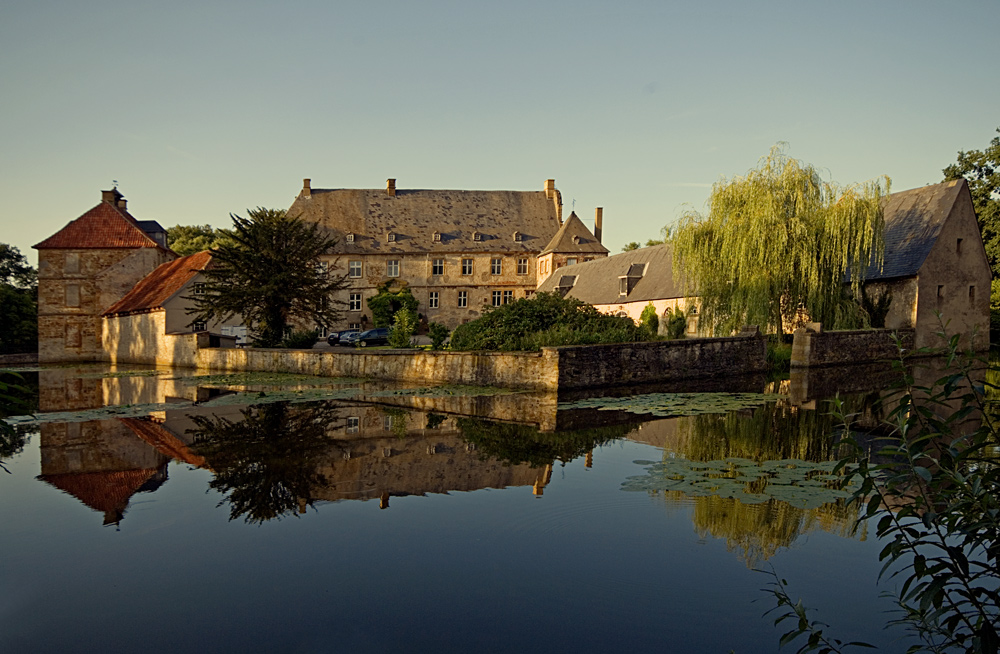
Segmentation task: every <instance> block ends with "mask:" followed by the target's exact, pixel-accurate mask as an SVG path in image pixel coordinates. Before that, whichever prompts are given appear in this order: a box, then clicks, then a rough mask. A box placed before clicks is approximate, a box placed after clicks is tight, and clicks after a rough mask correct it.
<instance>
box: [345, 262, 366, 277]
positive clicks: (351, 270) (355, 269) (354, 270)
mask: <svg viewBox="0 0 1000 654" xmlns="http://www.w3.org/2000/svg"><path fill="white" fill-rule="evenodd" d="M363 270H364V266H363V265H362V263H361V262H360V261H350V262H348V264H347V276H348V277H350V278H351V279H358V278H360V277H361V274H362V271H363Z"/></svg>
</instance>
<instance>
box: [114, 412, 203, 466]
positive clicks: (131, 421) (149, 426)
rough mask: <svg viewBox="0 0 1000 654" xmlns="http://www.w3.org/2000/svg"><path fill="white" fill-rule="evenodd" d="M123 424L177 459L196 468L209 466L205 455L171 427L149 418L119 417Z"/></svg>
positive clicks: (161, 452)
mask: <svg viewBox="0 0 1000 654" xmlns="http://www.w3.org/2000/svg"><path fill="white" fill-rule="evenodd" d="M118 420H119V421H121V422H122V423H123V424H125V425H126V426H127V427H128V428H129V429H131V430H132V432H133V433H135V435H136V436H138V437H139V438H141V439H142V440H143V441H145V442H147V443H149V444H150V445H152V446H153V447H154V448H156V451H158V452H159V453H160V454H163V455H164V456H168V457H170V458H171V459H174V460H176V461H183V462H184V463H187V464H189V465H192V466H194V467H196V468H203V467H207V466H206V462H205V457H203V456H198V455H197V454H195V453H193V452H192V451H191V448H189V447H188V446H187V443H185V442H184V441H182V440H181V439H179V438H177V436H176V435H174V434H173V433H172V432H171V431H170V430H169V429H167V428H166V427H164V426H163V425H162V424H160V423H159V422H156V421H154V420H151V419H149V418H119V419H118Z"/></svg>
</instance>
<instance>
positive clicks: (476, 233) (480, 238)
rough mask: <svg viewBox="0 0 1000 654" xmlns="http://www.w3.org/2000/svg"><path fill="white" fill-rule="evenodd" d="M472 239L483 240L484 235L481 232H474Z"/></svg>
mask: <svg viewBox="0 0 1000 654" xmlns="http://www.w3.org/2000/svg"><path fill="white" fill-rule="evenodd" d="M472 240H473V241H481V240H483V235H482V234H481V233H479V232H472Z"/></svg>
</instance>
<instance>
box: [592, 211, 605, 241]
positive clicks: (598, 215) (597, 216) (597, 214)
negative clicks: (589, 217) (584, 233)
mask: <svg viewBox="0 0 1000 654" xmlns="http://www.w3.org/2000/svg"><path fill="white" fill-rule="evenodd" d="M603 231H604V207H597V209H595V210H594V236H595V237H596V238H597V242H598V243H600V242H601V232H603Z"/></svg>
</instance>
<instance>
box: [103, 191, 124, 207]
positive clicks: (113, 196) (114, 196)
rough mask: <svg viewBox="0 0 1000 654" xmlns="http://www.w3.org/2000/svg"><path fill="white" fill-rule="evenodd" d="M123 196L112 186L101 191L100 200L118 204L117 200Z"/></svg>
mask: <svg viewBox="0 0 1000 654" xmlns="http://www.w3.org/2000/svg"><path fill="white" fill-rule="evenodd" d="M123 197H124V196H123V195H122V194H121V193H119V192H118V189H116V188H113V189H111V190H110V191H101V202H107V203H108V204H114V205H117V204H118V200H120V199H122V198H123Z"/></svg>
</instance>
